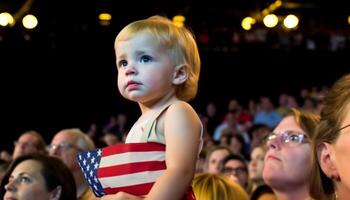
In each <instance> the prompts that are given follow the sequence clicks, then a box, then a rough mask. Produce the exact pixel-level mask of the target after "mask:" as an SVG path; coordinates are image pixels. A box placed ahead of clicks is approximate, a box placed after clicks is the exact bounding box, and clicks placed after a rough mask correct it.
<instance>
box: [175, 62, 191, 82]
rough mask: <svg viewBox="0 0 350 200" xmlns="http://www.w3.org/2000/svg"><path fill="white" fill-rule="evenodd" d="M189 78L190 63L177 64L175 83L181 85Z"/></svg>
mask: <svg viewBox="0 0 350 200" xmlns="http://www.w3.org/2000/svg"><path fill="white" fill-rule="evenodd" d="M187 78H188V65H187V64H181V65H177V66H176V67H175V69H174V74H173V84H174V85H180V84H182V83H184V82H185V81H186V80H187Z"/></svg>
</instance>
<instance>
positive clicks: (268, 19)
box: [263, 14, 278, 28]
mask: <svg viewBox="0 0 350 200" xmlns="http://www.w3.org/2000/svg"><path fill="white" fill-rule="evenodd" d="M263 22H264V25H265V26H266V27H268V28H273V27H275V26H276V25H277V24H278V17H277V16H276V15H274V14H269V15H266V16H265V17H264V19H263Z"/></svg>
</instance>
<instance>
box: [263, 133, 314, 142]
mask: <svg viewBox="0 0 350 200" xmlns="http://www.w3.org/2000/svg"><path fill="white" fill-rule="evenodd" d="M274 139H279V140H280V142H281V143H282V144H285V145H288V146H298V145H300V144H302V143H308V142H309V141H308V139H307V136H306V135H305V134H304V133H298V132H294V131H285V132H282V133H280V134H276V133H273V132H272V133H270V134H269V135H268V136H267V137H266V139H265V140H266V142H268V141H271V140H274Z"/></svg>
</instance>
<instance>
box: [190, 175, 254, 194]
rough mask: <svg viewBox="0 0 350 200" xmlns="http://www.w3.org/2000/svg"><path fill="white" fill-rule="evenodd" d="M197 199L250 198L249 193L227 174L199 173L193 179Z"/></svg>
mask: <svg viewBox="0 0 350 200" xmlns="http://www.w3.org/2000/svg"><path fill="white" fill-rule="evenodd" d="M192 187H193V192H194V194H195V196H196V199H197V200H248V199H249V198H248V194H247V193H246V192H245V191H244V190H243V188H242V187H240V186H239V185H238V184H237V183H235V182H234V181H232V180H230V179H229V178H227V177H225V176H220V175H216V174H208V173H203V174H198V175H196V176H195V177H194V179H193V184H192Z"/></svg>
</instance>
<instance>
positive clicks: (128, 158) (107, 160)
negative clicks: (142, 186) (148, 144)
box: [100, 151, 165, 167]
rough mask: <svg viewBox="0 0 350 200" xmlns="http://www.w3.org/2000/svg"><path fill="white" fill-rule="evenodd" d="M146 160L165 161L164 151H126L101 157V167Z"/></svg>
mask: <svg viewBox="0 0 350 200" xmlns="http://www.w3.org/2000/svg"><path fill="white" fill-rule="evenodd" d="M146 161H165V152H164V151H150V152H126V153H120V154H114V155H110V156H105V157H102V158H101V162H100V167H109V166H114V165H122V164H130V163H138V162H146Z"/></svg>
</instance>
